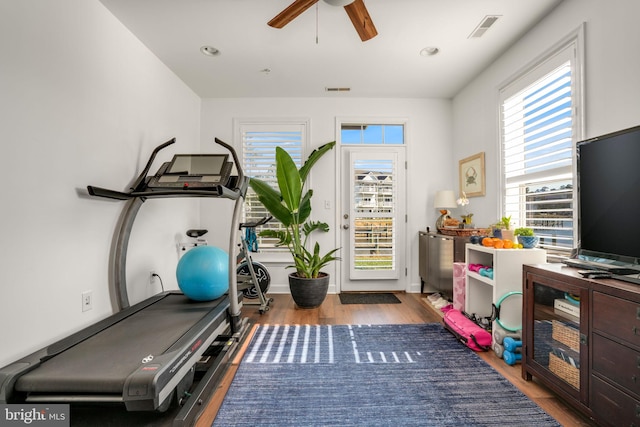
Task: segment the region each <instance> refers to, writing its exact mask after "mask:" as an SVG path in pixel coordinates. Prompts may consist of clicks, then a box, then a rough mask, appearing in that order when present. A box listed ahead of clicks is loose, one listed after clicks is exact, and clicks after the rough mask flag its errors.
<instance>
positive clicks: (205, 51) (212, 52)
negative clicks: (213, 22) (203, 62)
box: [200, 46, 220, 56]
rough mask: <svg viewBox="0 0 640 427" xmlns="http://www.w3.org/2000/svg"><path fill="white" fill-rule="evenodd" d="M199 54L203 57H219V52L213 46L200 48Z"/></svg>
mask: <svg viewBox="0 0 640 427" xmlns="http://www.w3.org/2000/svg"><path fill="white" fill-rule="evenodd" d="M200 52H202V54H203V55H207V56H217V55H220V51H219V50H218V49H216V48H215V47H213V46H202V47H201V48H200Z"/></svg>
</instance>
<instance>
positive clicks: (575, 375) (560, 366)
mask: <svg viewBox="0 0 640 427" xmlns="http://www.w3.org/2000/svg"><path fill="white" fill-rule="evenodd" d="M549 370H550V371H551V372H553V373H554V374H555V375H557V376H558V377H560V378H562V379H563V380H564V381H566V382H567V383H568V384H570V385H571V386H572V387H574V388H576V389H578V390H579V389H580V369H578V368H576V367H574V366H571V365H570V364H568V363H567V362H565V361H564V360H562V359H560V358H559V357H558V356H556V355H555V354H553V352H551V353H549Z"/></svg>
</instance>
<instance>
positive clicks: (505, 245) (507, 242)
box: [504, 240, 513, 249]
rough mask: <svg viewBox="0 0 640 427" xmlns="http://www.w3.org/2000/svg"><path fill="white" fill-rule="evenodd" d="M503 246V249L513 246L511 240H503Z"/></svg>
mask: <svg viewBox="0 0 640 427" xmlns="http://www.w3.org/2000/svg"><path fill="white" fill-rule="evenodd" d="M504 248H505V249H512V248H513V240H505V241H504Z"/></svg>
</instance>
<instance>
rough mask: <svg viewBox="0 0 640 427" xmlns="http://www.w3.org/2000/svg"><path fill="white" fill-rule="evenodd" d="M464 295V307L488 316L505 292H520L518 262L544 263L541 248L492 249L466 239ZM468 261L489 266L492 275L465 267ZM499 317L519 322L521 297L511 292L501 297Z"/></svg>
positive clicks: (514, 324)
mask: <svg viewBox="0 0 640 427" xmlns="http://www.w3.org/2000/svg"><path fill="white" fill-rule="evenodd" d="M465 250H466V263H467V269H466V284H465V288H466V296H465V311H466V312H467V313H469V314H476V315H478V316H482V317H489V316H491V311H492V305H493V304H495V303H497V302H498V300H499V299H500V298H502V296H504V295H506V294H507V293H508V292H513V291H520V292H522V266H523V265H524V264H544V263H546V261H547V252H546V251H545V250H544V249H538V248H535V249H494V248H489V247H486V246H481V245H476V244H471V243H467V245H466V248H465ZM470 264H482V265H484V266H488V267H492V268H493V278H489V277H486V276H481V275H480V274H478V273H476V272H474V271H469V268H468V266H469V265H470ZM500 320H501V321H502V322H503V323H504V324H505V325H509V326H512V327H516V326H519V325H520V324H521V322H522V298H521V297H520V296H513V297H511V298H509V299H508V300H505V302H504V305H503V306H502V307H501V310H500Z"/></svg>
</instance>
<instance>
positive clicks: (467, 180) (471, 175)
mask: <svg viewBox="0 0 640 427" xmlns="http://www.w3.org/2000/svg"><path fill="white" fill-rule="evenodd" d="M458 173H459V182H460V194H462V192H464V193H465V194H466V195H467V197H477V196H484V192H485V185H484V181H485V178H484V151H483V152H482V153H478V154H474V155H473V156H469V157H467V158H466V159H462V160H460V170H459V172H458Z"/></svg>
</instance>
